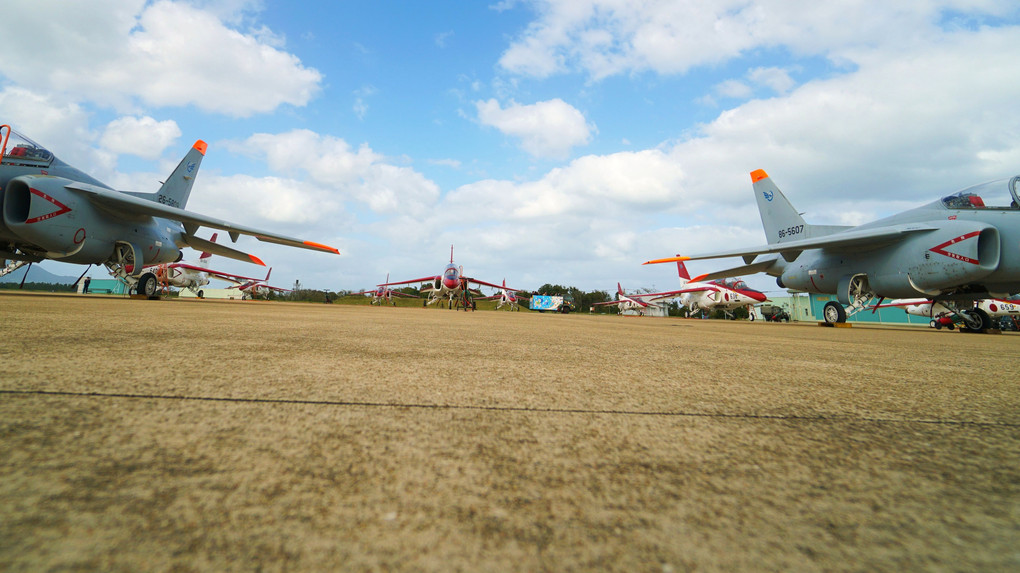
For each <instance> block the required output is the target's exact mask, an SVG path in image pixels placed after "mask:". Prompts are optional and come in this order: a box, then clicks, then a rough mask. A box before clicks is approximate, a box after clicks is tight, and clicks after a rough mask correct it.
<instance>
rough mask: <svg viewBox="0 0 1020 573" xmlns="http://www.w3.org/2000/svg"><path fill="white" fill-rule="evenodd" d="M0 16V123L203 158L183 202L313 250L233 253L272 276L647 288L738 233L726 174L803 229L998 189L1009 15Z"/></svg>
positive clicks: (127, 176) (320, 283) (137, 10)
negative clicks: (993, 182)
mask: <svg viewBox="0 0 1020 573" xmlns="http://www.w3.org/2000/svg"><path fill="white" fill-rule="evenodd" d="M4 12H5V18H4V19H5V22H6V23H8V26H5V33H4V35H5V38H4V39H5V55H4V58H2V59H0V123H9V124H11V125H12V126H14V128H15V129H17V130H18V131H20V132H22V133H24V134H26V135H28V136H29V137H31V138H33V139H35V140H37V141H38V142H39V143H42V144H43V145H46V146H47V147H49V148H50V149H51V150H52V151H54V152H55V153H56V154H57V155H58V156H60V157H61V158H63V159H65V160H66V161H69V162H70V163H72V164H74V165H76V166H77V167H79V168H81V169H83V170H85V171H87V172H89V173H90V174H92V175H94V176H95V177H97V178H99V179H100V180H102V181H104V182H106V183H108V184H110V185H112V186H114V187H116V188H119V189H125V190H132V191H154V190H155V189H156V188H157V187H158V185H159V183H158V181H159V180H160V179H161V178H162V177H165V176H166V174H168V173H169V172H170V170H171V169H172V168H173V166H174V165H175V164H176V163H177V161H179V159H180V158H181V157H182V156H183V155H184V153H185V152H186V151H187V150H188V149H189V148H190V146H191V144H192V143H193V142H194V141H195V140H196V139H203V140H205V141H207V142H208V143H209V151H208V153H207V155H206V158H205V160H204V162H203V165H202V171H201V174H200V175H199V177H198V179H197V182H196V186H195V191H194V192H193V194H192V197H191V200H190V202H189V204H188V208H189V209H191V210H194V211H197V212H200V213H204V214H209V215H213V216H217V217H221V218H224V219H227V220H231V221H235V222H238V223H243V224H248V225H252V226H256V227H260V228H265V229H267V230H273V231H276V232H280V233H284V234H289V235H292V236H298V237H301V238H303V239H308V240H312V241H317V242H322V243H327V244H330V245H334V246H336V247H338V248H339V249H340V251H341V253H342V256H340V257H336V256H329V255H325V254H320V253H314V252H305V251H301V250H296V249H287V248H285V247H279V246H276V245H269V244H265V243H259V242H257V241H255V240H253V239H250V238H242V239H241V240H240V241H239V242H238V244H237V246H238V247H239V248H241V249H243V250H246V251H248V252H252V253H254V254H256V255H258V256H259V257H261V258H262V259H263V260H265V261H266V262H267V264H269V265H270V266H272V267H273V268H274V271H273V278H274V279H275V281H274V282H275V283H276V284H279V285H280V286H290V285H291V284H293V281H294V280H295V279H299V280H301V282H302V283H303V284H304V285H306V286H309V287H314V288H323V289H330V290H338V289H350V290H353V289H359V290H360V289H363V288H367V287H370V286H371V285H373V284H375V283H378V282H381V281H382V280H383V279H384V278H385V276H386V274H387V273H389V274H390V276H391V278H392V279H394V280H397V279H405V278H407V279H409V278H415V277H420V276H425V275H431V274H436V273H439V272H440V271H441V269H442V267H443V265H444V264H445V263H446V261H447V260H448V256H449V247H450V244H455V245H456V252H455V255H456V256H455V260H456V262H457V263H458V264H460V265H463V266H464V269H465V272H466V273H467V274H468V275H470V276H475V277H477V278H480V279H482V280H486V281H490V282H499V281H500V280H502V279H503V278H506V279H507V283H508V284H510V285H511V286H514V287H517V288H522V289H534V288H537V287H539V286H540V285H542V284H544V283H559V284H566V285H573V286H577V287H580V288H582V289H584V290H593V289H602V290H609V291H611V290H613V289H614V288H615V285H616V283H617V282H621V283H623V285H624V286H625V287H628V288H656V289H666V288H671V287H673V286H674V285H675V284H676V276H675V268H673V267H671V266H669V265H660V266H641V265H640V263H641V262H642V261H645V260H648V259H651V258H658V257H664V256H670V255H673V254H675V253H698V252H704V251H710V250H717V249H722V248H731V247H737V246H743V245H751V244H759V243H762V242H764V235H763V233H762V231H761V224H760V220H759V218H758V214H757V212H756V210H755V208H754V203H753V201H752V196H751V185H750V178H749V175H748V173H749V172H750V171H752V170H754V169H758V168H764V169H765V170H766V171H768V172H769V174H770V175H771V176H772V177H773V180H774V181H776V183H777V184H778V185H779V186H780V187H781V188H782V189H783V190H784V191H785V192H786V194H787V195H788V197H789V198H790V200H791V201H792V202H793V203H794V205H796V206H797V207H798V209H800V210H802V211H804V212H805V218H807V220H808V221H809V222H816V223H829V224H858V223H863V222H866V221H869V220H872V219H874V218H877V217H881V216H884V215H888V214H891V213H894V212H896V211H899V210H903V209H906V208H909V207H913V206H916V205H918V204H921V203H923V202H927V201H930V200H933V199H935V198H937V197H939V196H941V195H944V194H947V193H949V192H951V191H954V190H956V189H958V188H961V187H964V186H967V185H970V184H973V183H978V182H981V181H987V180H990V179H997V178H1003V177H1009V176H1012V175H1014V174H1017V173H1020V138H1018V137H1017V135H1018V134H1020V113H1018V112H1017V105H1016V102H1017V101H1020V75H1018V74H1017V73H1016V72H1017V69H1018V68H1017V65H1016V62H1018V61H1020V42H1017V41H1016V39H1017V38H1018V37H1020V34H1018V32H1020V30H1018V24H1020V7H1018V6H1017V4H1016V3H1015V2H1013V1H1006V0H1002V1H997V0H984V1H966V2H965V1H960V0H943V1H938V0H933V1H927V2H925V1H909V0H907V1H904V2H896V3H890V2H877V1H864V0H860V1H845V2H838V1H837V2H824V3H819V2H808V1H805V2H795V1H791V0H775V1H760V2H752V1H746V0H745V1H739V0H732V1H719V2H678V1H670V2H666V1H661V2H660V1H636V2H635V1H623V0H546V1H524V0H521V1H513V0H504V1H501V2H491V3H484V2H477V3H476V2H390V1H376V2H327V3H292V2H270V1H249V0H208V1H199V0H196V1H190V2H186V1H174V2H170V1H160V2H146V1H143V0H80V1H77V2H73V3H67V2H62V1H56V0H51V1H40V2H32V3H18V4H14V5H12V6H7V7H5V10H4ZM735 264H738V262H737V261H725V260H724V261H702V262H698V263H692V265H691V271H692V272H694V273H701V272H708V271H711V270H716V269H720V268H726V267H729V266H733V265H735ZM44 266H46V267H47V268H49V269H50V270H52V271H56V272H59V273H60V274H78V273H77V272H75V270H76V269H74V268H70V267H68V269H69V270H65V269H63V268H61V267H62V266H61V265H53V264H50V263H47V264H46V265H44ZM216 266H217V267H219V268H221V269H222V270H225V271H229V272H236V273H243V274H258V273H259V271H258V269H256V268H255V267H252V266H250V265H245V264H244V263H239V262H235V261H226V260H221V261H220V262H219V263H218V264H217V265H216ZM78 272H80V270H78ZM749 282H751V284H752V285H754V286H758V287H759V288H763V289H765V290H772V291H775V290H777V289H776V287H775V286H774V282H772V280H771V279H769V278H767V277H753V278H750V281H749Z"/></svg>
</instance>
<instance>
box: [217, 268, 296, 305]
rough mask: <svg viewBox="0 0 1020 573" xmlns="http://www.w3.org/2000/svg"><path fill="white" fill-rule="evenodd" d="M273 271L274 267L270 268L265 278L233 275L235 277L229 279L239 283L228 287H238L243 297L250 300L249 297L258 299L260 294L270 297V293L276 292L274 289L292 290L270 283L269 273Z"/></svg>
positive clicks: (277, 290)
mask: <svg viewBox="0 0 1020 573" xmlns="http://www.w3.org/2000/svg"><path fill="white" fill-rule="evenodd" d="M272 273H273V269H272V268H270V269H269V272H267V273H266V278H264V279H256V278H252V277H242V276H237V275H231V276H232V277H233V279H227V280H234V282H236V283H237V284H234V285H231V286H228V287H227V288H228V289H229V288H236V289H237V290H239V291H241V299H242V300H249V299H251V300H254V299H257V298H258V297H259V295H261V296H263V297H268V296H269V293H271V292H274V291H275V292H290V289H289V288H283V287H278V286H272V285H270V284H269V275H271V274H272Z"/></svg>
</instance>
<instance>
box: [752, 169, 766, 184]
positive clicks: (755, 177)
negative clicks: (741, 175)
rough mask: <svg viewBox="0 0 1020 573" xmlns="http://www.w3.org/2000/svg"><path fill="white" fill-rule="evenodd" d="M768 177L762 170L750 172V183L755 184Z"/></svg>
mask: <svg viewBox="0 0 1020 573" xmlns="http://www.w3.org/2000/svg"><path fill="white" fill-rule="evenodd" d="M768 176H769V174H768V173H765V170H764V169H755V170H754V171H752V172H751V183H757V182H759V181H761V180H762V179H767V178H768Z"/></svg>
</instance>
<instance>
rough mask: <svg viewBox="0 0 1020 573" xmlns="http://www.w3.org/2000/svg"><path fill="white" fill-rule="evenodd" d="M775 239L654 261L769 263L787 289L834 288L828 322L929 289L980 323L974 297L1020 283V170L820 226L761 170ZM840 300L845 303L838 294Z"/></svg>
mask: <svg viewBox="0 0 1020 573" xmlns="http://www.w3.org/2000/svg"><path fill="white" fill-rule="evenodd" d="M751 181H752V183H753V187H754V195H755V199H756V200H757V202H758V211H759V212H760V214H761V222H762V225H763V226H764V228H765V236H766V237H767V240H768V244H767V245H761V246H757V247H750V248H743V249H733V250H730V251H723V252H717V253H709V254H704V255H695V256H679V255H678V256H676V257H670V258H666V259H656V260H653V261H647V262H646V263H645V264H654V263H665V262H673V261H686V260H699V259H717V258H724V257H743V259H744V263H746V264H745V265H743V266H741V267H737V268H732V269H727V270H724V271H719V272H715V273H711V274H709V275H706V277H705V279H715V278H723V277H733V276H739V275H746V274H750V273H758V272H764V273H767V274H770V275H772V276H774V277H777V282H778V283H779V286H780V287H782V288H788V289H795V290H799V291H804V292H813V293H819V294H834V295H836V301H830V302H829V303H827V304H826V305H825V308H824V309H823V312H822V315H823V318H824V319H825V321H826V322H828V323H836V322H845V321H846V319H847V316H848V312H847V311H848V310H849V315H852V314H854V313H856V312H859V311H861V310H864V309H865V308H867V307H868V303H869V301H871V300H872V299H875V298H878V299H880V300H879V302H881V299H883V298H913V297H924V298H927V299H928V300H932V301H935V302H940V303H942V304H943V305H944V306H946V307H947V308H950V309H952V312H953V313H955V314H957V315H959V318H960V319H961V322H962V323H963V325H964V327H965V328H967V329H969V330H971V331H975V332H979V331H982V330H984V329H986V328H989V326H990V324H991V320H990V319H989V317H988V314H987V313H985V312H984V311H983V310H981V309H980V308H974V303H973V301H974V300H977V299H985V298H995V297H999V298H1002V297H1005V296H1007V295H1009V294H1012V293H1016V292H1018V291H1020V207H1018V204H1020V196H1018V191H1020V190H1018V184H1020V176H1017V177H1013V178H1012V179H1009V180H1005V179H1003V180H1000V181H993V182H991V183H984V184H981V185H976V186H974V187H969V188H967V189H964V190H962V191H960V192H957V193H954V194H952V195H948V196H946V197H943V198H942V199H940V200H938V201H934V202H932V203H929V204H927V205H923V206H921V207H917V208H915V209H911V210H909V211H904V212H902V213H899V214H896V215H893V216H891V217H886V218H885V219H881V220H878V221H875V222H872V223H867V224H864V225H860V226H857V227H842V226H823V225H810V224H808V223H806V222H805V221H804V219H803V218H802V217H801V216H800V214H799V213H797V210H796V209H794V208H793V205H791V204H790V202H789V201H788V200H787V199H786V197H785V196H784V195H783V194H782V193H781V192H780V191H779V188H778V187H777V186H776V185H775V183H773V182H772V179H771V178H770V177H769V176H768V174H766V173H765V171H763V170H760V169H759V170H757V171H754V172H752V173H751ZM837 301H838V302H837Z"/></svg>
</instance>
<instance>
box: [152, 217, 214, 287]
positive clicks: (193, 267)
mask: <svg viewBox="0 0 1020 573" xmlns="http://www.w3.org/2000/svg"><path fill="white" fill-rule="evenodd" d="M216 235H217V233H213V235H212V237H210V238H209V240H210V241H212V242H214V243H215V242H216ZM211 257H212V253H210V252H208V251H206V252H203V253H202V254H201V255H200V256H199V257H198V262H197V263H189V262H187V261H181V262H179V263H163V264H161V265H155V266H150V267H147V270H149V271H152V272H154V273H156V281H157V283H158V284H159V286H160V287H165V286H172V287H177V288H186V289H188V290H190V291H191V292H193V293H195V295H196V296H198V298H202V296H203V291H202V287H204V286H205V285H207V284H209V275H210V274H214V273H216V271H212V270H210V269H209V259H210V258H211Z"/></svg>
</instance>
